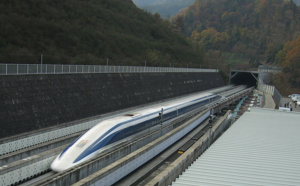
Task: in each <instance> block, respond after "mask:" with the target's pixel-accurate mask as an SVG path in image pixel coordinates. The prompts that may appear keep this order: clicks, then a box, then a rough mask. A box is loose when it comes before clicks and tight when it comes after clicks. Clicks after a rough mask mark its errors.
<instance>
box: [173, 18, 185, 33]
mask: <svg viewBox="0 0 300 186" xmlns="http://www.w3.org/2000/svg"><path fill="white" fill-rule="evenodd" d="M174 30H175V31H176V32H180V33H183V31H184V19H183V16H182V15H180V16H177V17H176V19H175V21H174Z"/></svg>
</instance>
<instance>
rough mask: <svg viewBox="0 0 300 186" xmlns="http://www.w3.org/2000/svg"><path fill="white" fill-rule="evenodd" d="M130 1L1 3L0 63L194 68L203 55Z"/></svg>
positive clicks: (156, 17)
mask: <svg viewBox="0 0 300 186" xmlns="http://www.w3.org/2000/svg"><path fill="white" fill-rule="evenodd" d="M172 30H173V26H172V25H171V24H170V23H169V22H168V21H163V20H162V19H161V18H160V16H159V15H151V14H149V13H147V12H144V11H143V10H141V9H139V8H137V7H136V6H135V5H134V4H133V3H132V1H131V0H109V1H107V0H90V1H81V0H66V1H57V0H51V1H48V0H39V1H33V0H25V1H17V0H10V1H1V2H0V63H39V62H40V55H41V54H43V62H44V63H63V64H106V61H107V58H108V59H109V64H110V65H144V63H145V61H147V65H148V66H169V65H170V63H172V66H185V67H186V65H187V64H188V65H189V66H190V67H192V66H193V65H194V66H195V65H196V66H197V67H198V66H199V64H200V63H201V62H202V59H203V56H202V55H201V54H200V53H199V52H197V51H196V48H194V47H193V45H192V44H191V43H190V42H188V40H187V39H186V38H185V36H183V35H182V34H179V33H178V32H175V31H172Z"/></svg>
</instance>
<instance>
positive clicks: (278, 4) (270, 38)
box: [181, 0, 300, 64]
mask: <svg viewBox="0 0 300 186" xmlns="http://www.w3.org/2000/svg"><path fill="white" fill-rule="evenodd" d="M181 16H184V24H185V34H186V35H187V36H189V37H191V38H192V39H193V40H194V41H195V42H197V43H198V44H199V45H200V46H202V47H204V48H205V49H206V50H220V51H222V52H226V53H234V54H238V55H243V56H244V58H246V59H248V62H250V61H256V60H258V61H259V62H260V63H263V64H264V63H269V64H274V62H275V56H276V54H277V53H278V52H279V51H280V50H281V49H282V48H283V46H284V45H285V43H286V42H287V41H292V40H295V39H296V38H297V37H298V36H299V35H300V8H299V7H297V6H296V5H295V4H294V3H293V1H285V0H196V2H195V3H194V4H193V5H192V6H190V7H189V8H188V9H187V10H186V11H184V12H183V13H182V14H181ZM290 52H291V54H289V55H288V57H287V60H286V62H289V61H290V60H293V59H294V58H296V56H297V55H296V51H290Z"/></svg>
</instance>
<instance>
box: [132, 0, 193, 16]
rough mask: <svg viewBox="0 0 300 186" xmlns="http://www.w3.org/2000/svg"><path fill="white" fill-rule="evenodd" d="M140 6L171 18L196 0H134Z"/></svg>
mask: <svg viewBox="0 0 300 186" xmlns="http://www.w3.org/2000/svg"><path fill="white" fill-rule="evenodd" d="M133 2H134V3H135V4H136V5H137V6H138V7H140V8H142V9H145V10H147V11H150V12H152V13H159V14H160V15H161V16H162V17H163V18H170V17H172V16H175V15H176V14H178V13H179V12H180V11H181V10H183V9H184V8H186V7H188V6H189V5H191V4H193V3H194V2H195V0H133Z"/></svg>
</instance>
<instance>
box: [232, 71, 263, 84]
mask: <svg viewBox="0 0 300 186" xmlns="http://www.w3.org/2000/svg"><path fill="white" fill-rule="evenodd" d="M257 81H258V73H252V72H236V71H232V72H231V73H230V82H229V84H231V85H232V84H233V85H247V86H248V87H253V86H255V87H257Z"/></svg>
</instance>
